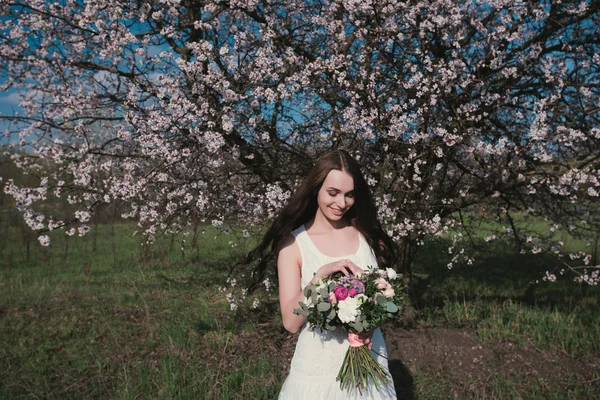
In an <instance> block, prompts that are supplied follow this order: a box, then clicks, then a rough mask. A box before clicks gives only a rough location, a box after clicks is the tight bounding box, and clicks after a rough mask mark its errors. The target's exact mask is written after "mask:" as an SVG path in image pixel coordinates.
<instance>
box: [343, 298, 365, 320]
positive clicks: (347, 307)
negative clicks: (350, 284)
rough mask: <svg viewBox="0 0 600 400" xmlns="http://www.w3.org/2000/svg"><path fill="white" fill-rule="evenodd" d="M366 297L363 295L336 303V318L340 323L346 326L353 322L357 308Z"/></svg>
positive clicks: (356, 314)
mask: <svg viewBox="0 0 600 400" xmlns="http://www.w3.org/2000/svg"><path fill="white" fill-rule="evenodd" d="M365 299H366V296H365V295H364V294H359V295H356V296H355V297H347V298H346V300H342V301H340V302H339V303H338V317H339V318H340V321H342V322H343V323H345V324H347V323H349V322H354V321H355V320H356V317H357V316H358V313H359V311H358V307H359V306H360V305H361V304H362V303H364V301H365Z"/></svg>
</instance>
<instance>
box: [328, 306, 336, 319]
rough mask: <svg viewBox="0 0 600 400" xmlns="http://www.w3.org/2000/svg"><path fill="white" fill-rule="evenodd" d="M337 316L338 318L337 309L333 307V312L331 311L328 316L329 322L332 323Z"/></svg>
mask: <svg viewBox="0 0 600 400" xmlns="http://www.w3.org/2000/svg"><path fill="white" fill-rule="evenodd" d="M335 316H336V313H335V308H333V307H331V311H329V314H327V319H328V320H329V321H331V320H332V319H334V318H335Z"/></svg>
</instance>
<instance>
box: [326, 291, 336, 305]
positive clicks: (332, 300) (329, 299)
mask: <svg viewBox="0 0 600 400" xmlns="http://www.w3.org/2000/svg"><path fill="white" fill-rule="evenodd" d="M327 302H328V303H331V304H335V303H337V299H336V298H335V293H333V292H331V293H329V296H327Z"/></svg>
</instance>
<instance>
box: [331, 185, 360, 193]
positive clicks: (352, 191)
mask: <svg viewBox="0 0 600 400" xmlns="http://www.w3.org/2000/svg"><path fill="white" fill-rule="evenodd" d="M327 190H333V191H335V192H338V193H341V192H342V191H341V190H340V189H338V188H334V187H332V186H330V187H328V188H327ZM348 193H354V189H352V190H349V191H348V192H347V193H346V194H348Z"/></svg>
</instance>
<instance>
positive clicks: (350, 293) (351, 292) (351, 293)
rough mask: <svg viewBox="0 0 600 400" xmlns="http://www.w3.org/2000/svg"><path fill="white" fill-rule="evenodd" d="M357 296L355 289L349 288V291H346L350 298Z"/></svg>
mask: <svg viewBox="0 0 600 400" xmlns="http://www.w3.org/2000/svg"><path fill="white" fill-rule="evenodd" d="M357 294H358V290H356V288H350V290H348V295H349V296H350V297H354V296H356V295H357Z"/></svg>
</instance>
